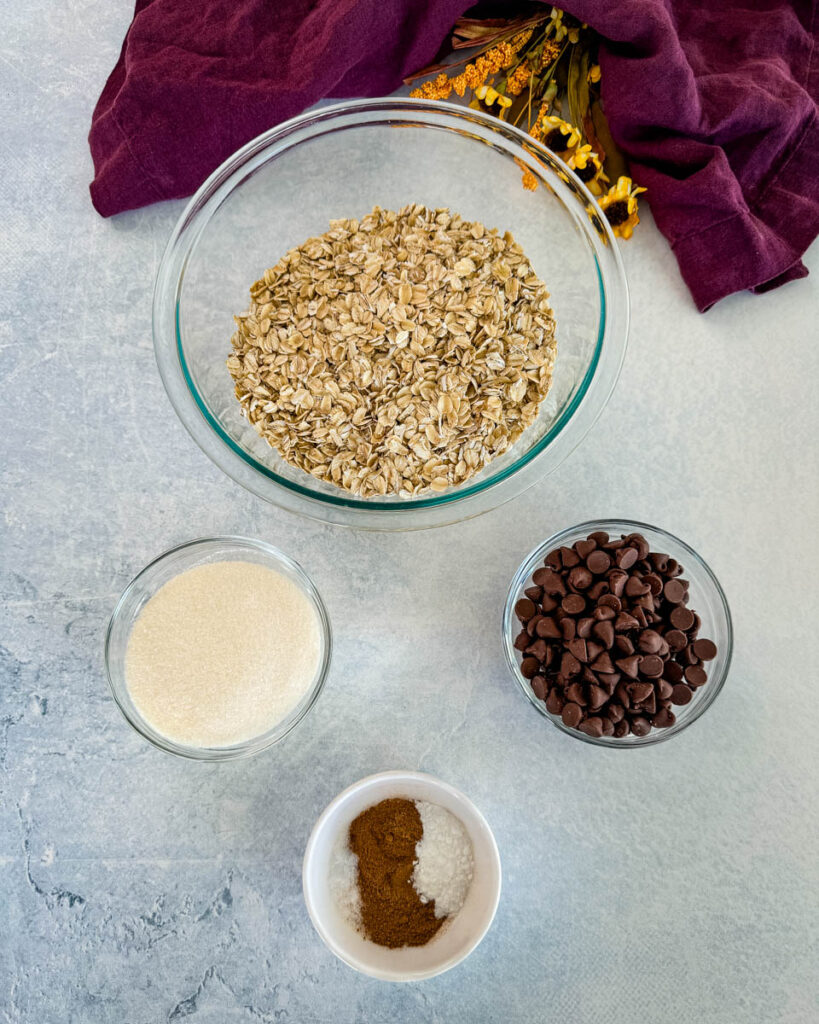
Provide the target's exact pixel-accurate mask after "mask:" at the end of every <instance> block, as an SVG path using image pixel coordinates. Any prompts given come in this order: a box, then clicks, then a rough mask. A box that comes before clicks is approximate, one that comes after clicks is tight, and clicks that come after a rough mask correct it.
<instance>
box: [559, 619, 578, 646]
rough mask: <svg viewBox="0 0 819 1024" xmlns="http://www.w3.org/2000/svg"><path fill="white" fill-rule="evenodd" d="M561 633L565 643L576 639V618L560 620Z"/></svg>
mask: <svg viewBox="0 0 819 1024" xmlns="http://www.w3.org/2000/svg"><path fill="white" fill-rule="evenodd" d="M560 635H561V636H562V637H563V640H564V642H565V643H568V642H569V641H570V640H574V638H575V636H576V635H577V623H576V622H575V621H574V619H569V618H565V619H561V620H560Z"/></svg>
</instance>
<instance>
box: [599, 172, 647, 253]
mask: <svg viewBox="0 0 819 1024" xmlns="http://www.w3.org/2000/svg"><path fill="white" fill-rule="evenodd" d="M640 192H645V189H644V188H637V187H635V186H634V183H633V182H632V180H631V178H627V177H625V175H624V176H623V177H620V178H618V179H617V184H616V185H612V187H611V188H610V189H609V190H608V192H607V193H606V194H605V195H604V196H603V197H602V198H601V199H599V200H598V202H599V204H600V209H601V210H602V211H603V213H605V215H606V219H607V220H608V222H609V224H610V225H611V228H612V231H613V232H614V233H615V235H617V236H618V238H631V235H632V233H633V231H634V229H635V227H636V226H637V225H638V224H639V223H640V218H639V217H638V216H637V196H638V195H639V193H640Z"/></svg>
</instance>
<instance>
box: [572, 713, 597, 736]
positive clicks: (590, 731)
mask: <svg viewBox="0 0 819 1024" xmlns="http://www.w3.org/2000/svg"><path fill="white" fill-rule="evenodd" d="M578 729H580V731H581V732H584V733H585V734H586V735H587V736H595V737H598V736H602V735H603V719H602V718H597V717H593V718H587V719H586V720H585V721H584V722H581V723H580V725H579V726H578Z"/></svg>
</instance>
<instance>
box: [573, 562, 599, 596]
mask: <svg viewBox="0 0 819 1024" xmlns="http://www.w3.org/2000/svg"><path fill="white" fill-rule="evenodd" d="M593 579H594V577H593V576H592V574H591V573H590V572H589V570H588V569H586V568H585V567H584V566H582V565H578V566H576V567H575V568H574V569H571V570H570V571H569V577H568V582H569V585H570V586H571V587H574V589H575V590H585V589H586V588H587V587H590V586H591V584H592V580H593Z"/></svg>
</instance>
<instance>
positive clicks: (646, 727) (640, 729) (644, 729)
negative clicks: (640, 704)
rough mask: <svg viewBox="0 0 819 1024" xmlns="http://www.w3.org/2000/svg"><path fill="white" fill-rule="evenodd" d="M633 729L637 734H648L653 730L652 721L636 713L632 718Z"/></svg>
mask: <svg viewBox="0 0 819 1024" xmlns="http://www.w3.org/2000/svg"><path fill="white" fill-rule="evenodd" d="M631 731H632V732H633V733H634V735H635V736H647V735H648V734H649V733H650V732H651V722H649V720H648V719H647V718H644V717H643V716H642V715H635V716H634V718H632V720H631Z"/></svg>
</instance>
